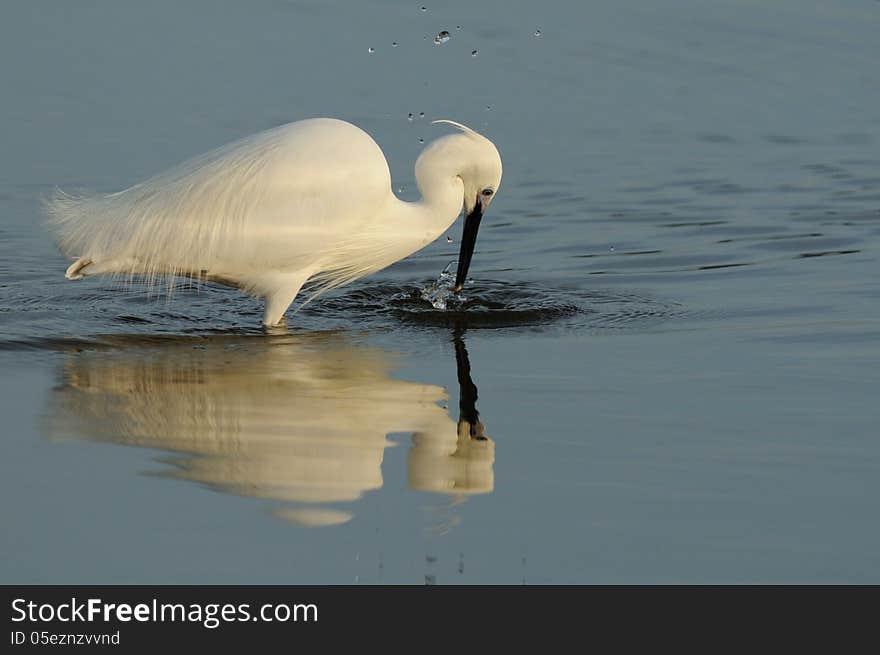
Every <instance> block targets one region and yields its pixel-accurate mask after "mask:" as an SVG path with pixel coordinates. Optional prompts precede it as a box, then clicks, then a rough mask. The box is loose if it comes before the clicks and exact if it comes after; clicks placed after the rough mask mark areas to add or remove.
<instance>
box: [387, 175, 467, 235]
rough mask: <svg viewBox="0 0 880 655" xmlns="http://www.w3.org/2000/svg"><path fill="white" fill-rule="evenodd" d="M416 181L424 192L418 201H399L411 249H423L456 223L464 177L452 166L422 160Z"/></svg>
mask: <svg viewBox="0 0 880 655" xmlns="http://www.w3.org/2000/svg"><path fill="white" fill-rule="evenodd" d="M416 183H417V184H418V187H419V191H420V192H421V194H422V198H421V200H418V201H416V202H402V201H398V203H397V204H398V208H397V209H398V213H399V220H400V223H399V224H398V225H399V228H400V229H401V230H402V231H403V233H405V234H406V235H407V238H406V241H407V243H408V244H409V245H411V246H412V248H413V250H412V252H415V251H416V250H419V249H421V248H423V247H424V246H426V245H428V244H429V243H431V242H432V241H434V240H435V239H436V238H437V237H439V236H440V235H441V234H443V232H445V231H446V230H447V229H448V228H449V226H450V225H452V224H453V223H454V222H455V219H456V218H458V215H459V214H460V213H461V207H462V204H463V202H464V186H463V184H462V181H461V178H460V177H459V176H458V175H457V174H454V173H452V172H451V168H450V167H449V166H442V165H432V164H431V163H428V165H425V163H424V162H419V165H417V166H416Z"/></svg>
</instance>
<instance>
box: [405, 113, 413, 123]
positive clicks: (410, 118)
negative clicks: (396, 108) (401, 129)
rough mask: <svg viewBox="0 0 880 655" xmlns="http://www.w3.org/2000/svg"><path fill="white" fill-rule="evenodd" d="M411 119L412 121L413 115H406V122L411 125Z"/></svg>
mask: <svg viewBox="0 0 880 655" xmlns="http://www.w3.org/2000/svg"><path fill="white" fill-rule="evenodd" d="M412 119H413V115H412V112H410V113H409V114H407V115H406V120H408V121H409V122H410V123H412Z"/></svg>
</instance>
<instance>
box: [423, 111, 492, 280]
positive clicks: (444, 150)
mask: <svg viewBox="0 0 880 655" xmlns="http://www.w3.org/2000/svg"><path fill="white" fill-rule="evenodd" d="M433 122H434V123H447V124H449V125H452V126H454V127H457V128H458V129H459V130H461V131H460V133H458V134H452V135H450V136H446V137H442V138H440V139H437V140H436V141H434V142H432V143H431V144H430V145H429V146H428V147H427V148H425V150H424V152H422V155H421V156H420V157H419V161H417V162H416V177H417V178H419V179H421V178H422V176H420V175H419V169H420V167H422V168H425V169H427V168H429V167H431V168H433V167H434V165H435V163H437V164H439V163H440V162H442V164H440V165H441V166H443V167H452V169H453V170H451V171H444V172H445V173H447V174H448V173H449V172H451V173H452V175H453V176H454V177H455V178H456V179H457V180H460V182H461V185H462V188H463V191H464V214H465V219H464V233H463V235H462V239H461V251H460V252H459V256H458V270H457V272H456V275H455V291H456V292H458V291H460V290H461V288H462V286H464V282H465V280H466V279H467V273H468V269H469V268H470V264H471V258H472V257H473V254H474V246H475V245H476V242H477V232H478V230H479V228H480V220H481V219H482V217H483V213H484V212H485V211H486V209H487V208H488V207H489V205H490V204H491V203H492V200H494V198H495V194H496V193H498V187H499V186H500V185H501V173H502V167H501V155H499V154H498V149H497V148H496V147H495V144H494V143H492V142H491V141H489V139H487V138H486V137H484V136H483V135H481V134H478V133H477V132H474V131H473V130H472V129H470V128H469V127H466V126H464V125H462V124H461V123H456V122H454V121H448V120H436V121H433ZM424 177H426V178H427V177H428V176H424ZM422 192H423V194H424V193H425V190H422Z"/></svg>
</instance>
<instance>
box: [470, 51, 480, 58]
mask: <svg viewBox="0 0 880 655" xmlns="http://www.w3.org/2000/svg"><path fill="white" fill-rule="evenodd" d="M478 54H480V51H479V50H471V57H476V56H477V55H478Z"/></svg>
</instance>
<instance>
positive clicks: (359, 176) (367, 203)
mask: <svg viewBox="0 0 880 655" xmlns="http://www.w3.org/2000/svg"><path fill="white" fill-rule="evenodd" d="M434 122H435V123H448V124H450V125H453V126H454V127H456V128H458V130H459V131H458V132H457V133H455V134H451V135H447V136H443V137H440V138H439V139H437V140H435V141H433V142H432V143H430V144H429V145H428V146H427V147H425V149H424V150H423V151H422V153H421V155H420V156H419V158H418V160H417V161H416V165H415V176H416V182H417V184H418V187H419V191H420V192H421V194H422V198H421V200H419V201H417V202H404V201H401V200H399V199H398V198H397V197H396V196H395V195H394V194H393V192H392V190H391V174H390V172H389V169H388V163H387V162H386V160H385V156H384V154H383V153H382V150H381V148H380V147H379V146H378V145H377V144H376V142H375V141H374V140H373V139H372V138H371V137H370V136H369V135H368V134H367V133H366V132H364V131H363V130H361V129H360V128H358V127H356V126H354V125H352V124H350V123H347V122H345V121H341V120H336V119H330V118H315V119H309V120H303V121H298V122H295V123H289V124H287V125H282V126H280V127H276V128H274V129H270V130H267V131H265V132H261V133H258V134H255V135H253V136H249V137H246V138H244V139H241V140H239V141H236V142H233V143H231V144H229V145H227V146H224V147H221V148H219V149H217V150H214V151H211V152H209V153H207V154H204V155H202V156H200V157H196V158H195V159H192V160H190V161H187V162H185V163H183V164H180V165H179V166H177V167H175V168H172V169H170V170H169V171H167V172H165V173H161V174H159V175H157V176H156V177H153V178H151V179H149V180H147V181H145V182H142V183H140V184H136V185H135V186H132V187H130V188H128V189H126V190H124V191H120V192H118V193H112V194H109V195H95V196H84V197H74V196H71V195H68V194H65V193H63V192H60V191H59V192H57V193H56V194H55V196H54V197H53V198H52V199H51V200H49V202H48V203H47V211H48V213H49V216H50V221H51V224H52V225H53V227H54V229H55V231H56V234H57V237H58V243H59V246H60V248H61V250H62V252H64V253H65V254H66V255H68V256H70V257H71V258H75V260H76V261H74V263H73V264H72V265H71V266H70V267H69V268H68V269H67V273H66V277H67V278H68V279H71V280H77V279H80V278H83V277H86V276H90V275H98V274H103V273H109V274H115V275H118V276H128V277H132V276H136V275H143V276H146V277H147V279H148V280H150V281H153V280H155V278H156V277H157V276H175V275H180V276H186V277H191V278H195V279H198V280H211V281H215V282H220V283H223V284H226V285H230V286H234V287H237V288H239V289H241V290H243V291H245V292H247V293H249V294H252V295H255V296H260V297H263V298H265V300H266V308H265V313H264V315H263V323H264V324H265V325H275V324H277V323H280V322H281V321H282V320H283V318H284V313H285V311H286V310H287V308H288V307H289V306H290V304H291V303H292V302H293V300H294V298H296V296H297V295H298V294H299V292H300V290H301V289H302V287H303V285H304V284H306V283H307V282H308V283H309V286H308V291H309V293H310V295H309V298H308V300H311V299H312V298H314V297H316V296H318V295H319V294H321V293H323V292H324V291H327V290H329V289H333V288H336V287H338V286H341V285H343V284H347V283H349V282H352V281H353V280H356V279H358V278H360V277H362V276H364V275H368V274H370V273H374V272H376V271H378V270H380V269H382V268H385V267H386V266H389V265H390V264H392V263H394V262H396V261H398V260H400V259H403V258H404V257H407V256H409V255H411V254H412V253H414V252H416V251H417V250H420V249H421V248H423V247H425V246H426V245H428V244H429V243H431V242H432V241H434V240H435V239H436V238H437V237H439V236H440V235H441V234H443V233H444V232H445V231H446V229H447V228H449V226H450V225H451V224H452V223H453V222H455V220H456V218H457V217H458V215H459V213H460V212H461V210H462V207H464V210H465V215H466V218H465V223H464V234H463V238H462V242H461V252H460V256H459V260H458V270H457V275H456V281H455V285H456V290H460V289H461V286H462V285H463V284H464V281H465V279H466V277H467V272H468V268H469V266H470V262H471V257H472V255H473V250H474V244H475V243H476V239H477V230H478V228H479V225H480V219H481V217H482V214H483V212H484V211H485V209H486V207H487V206H488V205H489V203H490V202H491V201H492V199H493V197H494V194H495V192H496V191H497V190H498V186H499V184H500V183H501V157H500V156H499V154H498V150H497V149H496V148H495V146H494V145H493V144H492V142H491V141H489V140H488V139H487V138H485V137H484V136H482V135H480V134H478V133H476V132H475V131H473V130H471V129H470V128H468V127H465V126H464V125H461V124H459V123H455V122H453V121H434ZM308 300H307V302H308Z"/></svg>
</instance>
